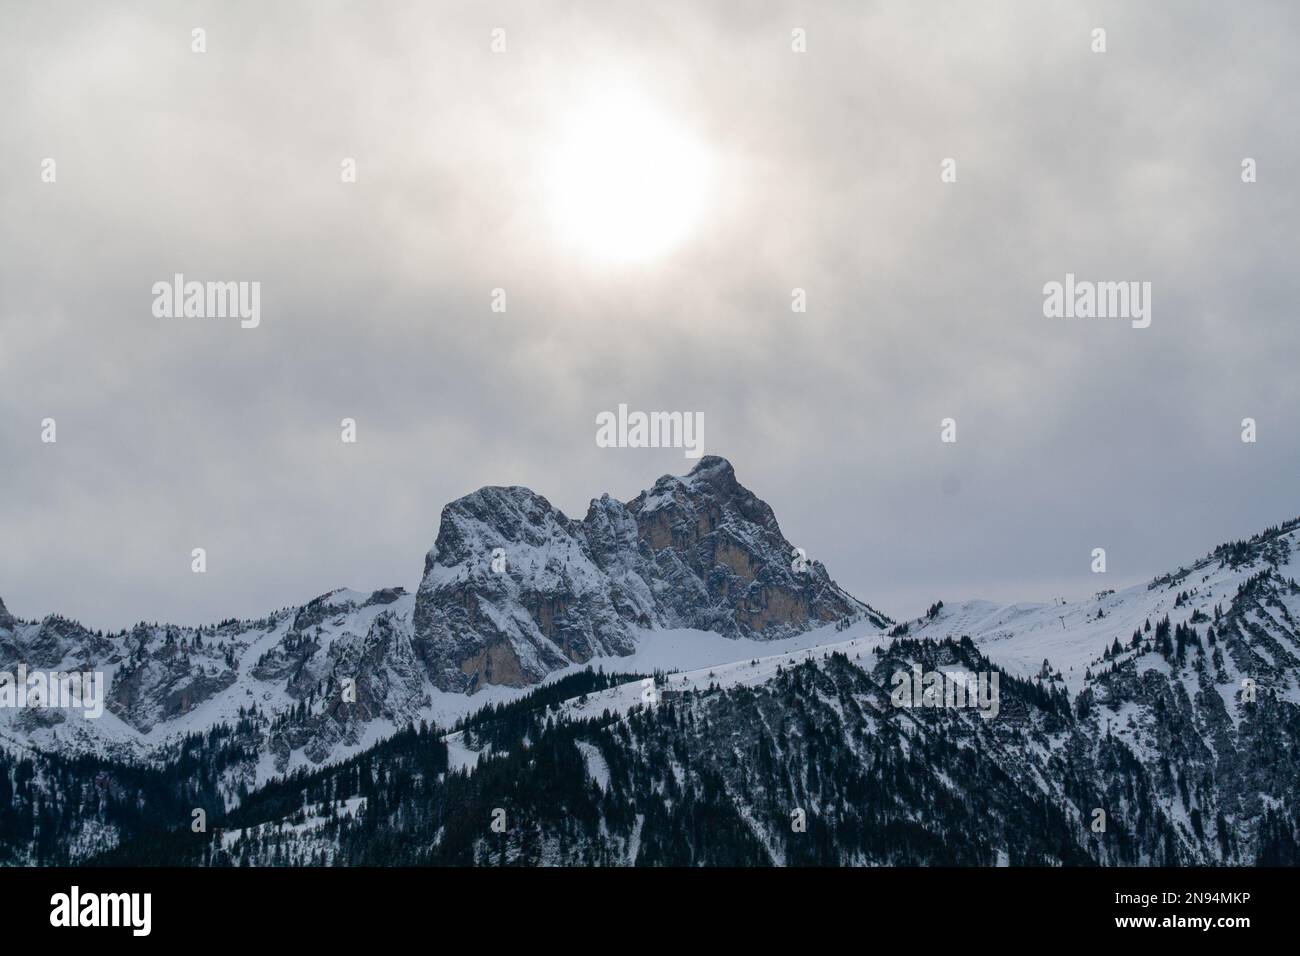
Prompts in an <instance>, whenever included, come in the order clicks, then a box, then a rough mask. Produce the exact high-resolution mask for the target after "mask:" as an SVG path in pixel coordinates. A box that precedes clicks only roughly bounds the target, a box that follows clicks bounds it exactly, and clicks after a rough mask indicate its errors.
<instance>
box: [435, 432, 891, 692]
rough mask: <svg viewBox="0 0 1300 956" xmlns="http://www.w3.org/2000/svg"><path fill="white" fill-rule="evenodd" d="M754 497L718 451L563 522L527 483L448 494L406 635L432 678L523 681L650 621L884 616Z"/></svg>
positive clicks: (805, 625) (748, 625) (722, 628)
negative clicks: (808, 556) (807, 553)
mask: <svg viewBox="0 0 1300 956" xmlns="http://www.w3.org/2000/svg"><path fill="white" fill-rule="evenodd" d="M798 558H799V555H798V554H797V552H796V551H795V548H794V546H793V545H791V544H790V542H789V541H787V540H786V539H785V538H784V537H783V536H782V534H781V529H780V527H779V526H778V525H777V522H776V516H775V515H774V514H773V513H772V509H771V508H769V507H768V506H767V504H766V503H764V502H763V501H761V500H760V499H759V498H758V497H756V496H755V495H754V494H753V493H752V492H751V491H749V490H748V489H747V488H745V487H744V486H743V485H741V484H740V482H738V481H737V480H736V475H735V472H734V471H733V469H732V467H731V465H730V464H729V463H728V462H727V461H725V460H724V459H722V458H717V457H706V458H702V459H701V460H700V462H699V464H698V465H697V466H696V467H695V469H694V470H693V471H692V472H691V473H690V474H689V475H688V476H686V477H685V478H676V477H673V476H664V477H663V478H660V479H659V481H657V482H656V483H655V485H654V487H653V488H652V489H650V490H649V491H646V492H643V493H642V494H640V495H638V496H637V497H636V498H635V499H633V500H632V501H630V502H628V503H627V504H623V503H622V502H619V501H615V500H614V499H612V498H610V497H609V496H608V495H605V496H602V497H601V498H599V499H597V500H594V501H592V503H591V506H590V508H589V509H588V511H587V516H586V517H585V518H584V519H583V520H582V521H574V520H572V519H570V518H567V517H565V516H564V514H562V513H561V512H560V511H558V510H556V509H555V508H554V507H552V505H551V504H550V502H548V501H547V500H546V499H545V498H542V497H541V496H539V495H536V494H534V493H533V492H531V491H529V490H528V489H526V488H484V489H482V490H480V491H476V492H474V494H472V495H468V496H466V497H464V498H461V499H460V500H459V501H455V502H453V503H452V504H450V505H448V506H447V507H446V508H445V509H444V510H443V514H442V526H441V528H440V529H439V531H438V539H437V541H436V543H435V544H434V547H433V550H431V551H430V552H429V554H428V557H427V558H426V560H425V572H424V580H423V581H422V582H421V584H420V589H419V592H418V593H417V595H416V602H415V618H414V627H415V645H416V648H417V652H418V653H419V654H420V655H421V657H422V659H423V660H424V661H425V662H426V663H427V664H428V667H429V672H430V676H431V677H432V679H433V681H434V683H435V684H436V686H438V687H439V688H441V689H443V690H457V691H460V690H463V691H468V692H471V693H472V692H473V691H475V690H477V689H478V688H480V687H482V686H484V685H486V684H505V685H509V686H516V687H517V686H523V685H526V684H531V683H535V682H536V681H538V680H540V679H541V678H542V677H544V676H545V675H546V674H547V673H549V672H550V671H553V670H556V669H558V668H561V667H564V666H567V665H569V664H572V663H583V662H585V661H588V660H590V659H591V658H592V657H594V656H596V655H616V654H627V653H630V652H631V651H632V649H633V648H634V647H635V643H636V635H637V632H638V631H640V630H643V629H645V628H649V627H680V628H695V629H698V630H704V631H715V632H717V633H719V634H723V635H725V636H727V637H749V638H757V639H775V638H782V637H790V636H792V635H795V634H799V633H802V632H803V631H806V630H808V629H809V628H812V627H817V626H820V625H822V624H826V623H829V622H832V621H838V620H842V619H845V618H850V617H854V616H870V617H871V618H872V620H873V621H874V622H875V623H877V624H883V623H885V621H886V618H884V617H883V616H882V615H879V614H877V613H876V612H874V611H872V610H871V609H870V608H869V607H867V606H866V605H864V604H862V603H861V602H860V601H858V600H856V599H855V598H853V597H851V596H850V595H849V594H847V593H846V592H845V591H843V590H842V589H840V588H839V587H838V586H837V585H836V584H835V582H833V581H832V580H831V579H830V577H829V576H828V575H827V573H826V569H825V568H824V567H823V566H822V565H821V564H820V563H818V562H814V561H806V562H805V561H803V560H798Z"/></svg>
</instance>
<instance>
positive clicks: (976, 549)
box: [0, 0, 1300, 628]
mask: <svg viewBox="0 0 1300 956" xmlns="http://www.w3.org/2000/svg"><path fill="white" fill-rule="evenodd" d="M582 6H583V7H585V8H586V10H585V12H578V5H576V4H558V3H546V2H538V0H528V2H519V3H510V2H494V3H492V4H464V3H459V2H457V3H446V4H435V3H423V2H422V3H416V2H380V3H364V4H363V3H356V4H330V3H318V2H312V3H306V2H303V3H274V4H272V3H262V2H257V3H247V4H243V3H220V4H217V3H213V4H203V3H167V4H162V3H153V4H125V3H120V4H106V3H84V4H72V3H57V2H48V3H17V2H13V0H0V11H2V14H3V16H2V22H0V89H3V91H4V92H3V94H2V102H0V111H2V117H3V122H0V248H2V249H3V255H0V528H2V529H3V533H2V534H0V597H3V599H4V601H5V603H6V604H7V605H8V607H9V609H10V610H11V611H12V612H13V613H14V614H17V615H20V616H23V617H29V618H31V617H40V616H43V615H45V614H48V613H51V612H59V613H63V614H66V615H68V616H72V617H76V618H78V619H80V620H81V621H83V622H84V623H86V624H87V625H89V626H91V627H105V628H110V627H111V628H117V627H121V626H126V625H129V624H131V623H132V622H134V621H137V620H140V619H147V620H170V621H175V622H178V623H188V624H197V623H205V622H211V621H215V620H218V619H220V618H224V617H227V616H239V617H244V616H260V615H261V614H263V613H266V612H267V611H270V610H272V609H275V608H278V607H281V606H284V605H288V604H296V603H300V602H302V601H304V600H307V599H309V598H311V597H313V596H314V595H317V594H320V593H322V592H324V591H327V590H329V589H331V588H334V587H340V586H349V587H354V588H357V589H372V588H376V587H382V586H392V585H404V586H406V587H408V588H413V587H414V586H415V585H416V584H417V583H418V581H419V577H420V573H421V570H422V562H423V556H424V553H425V551H426V550H427V549H428V548H429V547H430V546H431V544H432V542H433V540H434V537H435V535H436V533H437V528H438V519H439V513H440V510H441V508H442V506H443V505H444V504H445V503H446V502H448V501H450V500H452V499H454V498H456V497H459V496H460V495H463V494H465V493H467V492H469V491H472V490H474V489H475V488H477V487H479V486H482V485H485V484H522V485H527V486H529V487H531V488H533V489H535V490H536V491H538V492H540V493H541V494H544V495H546V496H547V497H548V498H549V499H550V500H551V501H552V503H554V504H555V505H557V506H558V507H560V508H562V509H563V510H564V511H565V512H566V513H567V514H569V515H571V516H573V517H581V516H582V515H583V514H585V512H586V507H587V503H588V501H589V499H590V498H591V497H593V496H597V495H599V494H600V493H602V492H606V491H608V492H609V493H611V494H613V495H615V496H617V497H620V498H623V499H624V500H626V499H630V498H631V497H633V496H634V495H635V494H636V493H637V492H638V491H640V490H641V489H642V488H645V487H648V486H649V485H650V484H651V483H652V482H653V481H654V479H655V478H656V477H657V476H659V475H661V474H664V473H676V474H682V473H685V472H686V471H688V470H689V468H690V466H691V464H692V462H691V461H689V460H687V459H686V458H685V457H684V455H683V453H682V451H681V450H648V449H605V448H598V447H596V443H595V440H594V435H595V416H596V415H597V413H599V412H601V411H603V410H613V409H615V408H617V406H618V404H619V403H626V404H628V405H629V406H630V407H631V408H632V409H643V410H659V409H663V410H682V411H700V412H703V413H704V416H705V421H706V430H705V450H706V451H707V452H708V453H710V454H719V455H723V456H725V457H727V458H729V459H730V460H731V461H732V463H733V464H734V465H735V467H736V471H737V474H738V476H739V478H740V480H741V481H742V482H743V483H744V484H746V485H748V486H749V487H750V488H751V489H752V490H754V491H755V492H756V493H757V494H758V495H759V496H760V497H762V498H764V499H765V500H767V501H768V502H769V503H770V504H771V505H772V506H773V508H774V509H775V511H776V513H777V516H778V518H779V520H780V521H781V526H782V529H783V531H784V532H785V534H786V536H787V537H788V538H790V539H791V541H792V542H794V543H795V544H796V545H799V546H801V547H803V548H805V549H806V550H807V552H808V553H809V555H810V556H812V557H814V558H818V559H821V560H822V561H824V562H825V564H826V566H827V567H828V569H829V571H830V573H831V575H832V576H833V577H834V578H835V579H836V580H837V581H838V582H839V583H840V584H841V585H843V586H844V587H846V588H847V589H848V590H850V591H851V592H853V593H854V594H856V595H857V596H859V597H861V598H862V599H864V600H866V601H868V602H870V603H872V604H873V605H875V606H877V607H878V608H880V609H881V610H883V611H885V612H886V613H889V614H891V615H894V616H895V617H902V616H910V615H913V614H916V613H919V612H921V611H923V610H924V608H925V606H926V605H927V604H928V603H929V602H931V601H933V600H936V599H943V600H944V601H946V602H952V601H955V600H960V599H964V598H972V597H984V598H990V599H1003V600H1050V599H1051V598H1052V597H1054V596H1068V597H1071V598H1074V597H1080V596H1085V595H1088V594H1091V593H1092V592H1093V591H1096V590H1099V589H1101V588H1103V587H1121V586H1124V585H1127V584H1131V583H1136V582H1139V581H1143V580H1147V579H1149V578H1150V577H1152V576H1154V575H1156V574H1158V573H1162V572H1164V571H1167V570H1171V569H1172V568H1174V567H1176V566H1177V565H1179V564H1182V563H1186V562H1189V561H1191V560H1193V559H1195V558H1197V557H1199V556H1201V555H1202V554H1204V553H1205V552H1206V551H1207V550H1209V549H1210V548H1211V547H1212V546H1214V545H1215V544H1217V543H1220V542H1221V541H1224V540H1227V539H1234V538H1238V537H1245V536H1248V535H1250V534H1251V533H1253V532H1255V531H1258V530H1260V529H1262V528H1263V527H1265V526H1267V525H1271V524H1276V523H1278V522H1280V521H1282V520H1285V519H1287V518H1290V517H1294V516H1296V515H1297V514H1300V485H1298V484H1297V480H1296V479H1297V472H1298V469H1297V465H1300V423H1298V422H1297V408H1298V407H1300V384H1298V382H1300V380H1298V378H1297V374H1296V362H1297V357H1298V356H1300V325H1298V323H1297V318H1298V317H1297V310H1296V301H1297V291H1298V288H1297V287H1298V286H1300V269H1297V268H1296V263H1295V256H1296V248H1297V242H1296V235H1297V227H1298V225H1300V220H1298V218H1297V217H1298V214H1300V208H1298V204H1297V195H1298V194H1297V178H1298V177H1300V135H1298V133H1300V128H1298V127H1300V115H1298V114H1297V111H1296V109H1295V91H1296V89H1297V79H1298V77H1297V63H1300V58H1297V56H1296V55H1295V51H1294V43H1295V39H1296V37H1297V36H1298V35H1300V8H1298V7H1296V6H1295V5H1294V4H1289V3H1281V2H1279V3H1276V4H1273V3H1236V2H1234V3H1226V2H1225V3H1204V4H1195V5H1193V4H1188V3H1173V2H1164V3H1142V4H1129V3H1115V4H1103V3H1097V4H1080V3H1044V2H1040V0H1034V2H1028V0H1026V2H1022V3H1012V4H992V3H980V4H971V3H964V2H954V3H943V4H940V3H932V2H897V3H884V4H866V3H857V2H853V3H849V2H845V3H790V4H784V3H776V2H771V3H750V4H744V5H743V6H742V5H741V4H735V3H714V4H707V3H699V2H680V3H679V2H659V3H654V4H647V3H644V2H640V0H638V2H628V3H623V2H602V3H599V4H597V3H588V4H584V5H582ZM195 27H202V28H203V29H204V30H206V43H207V50H206V52H205V53H202V54H197V53H194V52H192V50H191V43H192V34H191V30H192V29H193V28H195ZM1095 27H1103V28H1105V30H1106V44H1107V50H1106V52H1105V53H1094V52H1092V49H1091V46H1092V42H1093V41H1092V36H1091V31H1092V30H1093V29H1094V28H1095ZM494 28H501V29H503V30H504V31H505V34H504V36H505V40H506V50H505V52H503V53H494V52H493V51H492V49H491V44H492V31H493V29H494ZM794 28H802V29H804V30H805V31H806V37H807V41H806V42H807V52H806V53H796V52H794V51H793V50H792V49H791V42H792V41H791V31H792V30H793V29H794ZM611 95H612V96H613V97H614V98H615V102H618V98H619V97H626V98H627V101H628V102H629V103H635V104H638V106H637V108H638V109H640V108H644V107H645V105H646V104H650V108H651V109H652V111H653V112H654V114H655V115H657V116H659V117H662V118H666V121H667V123H668V124H669V126H670V127H671V129H672V131H673V134H674V135H678V136H680V137H682V138H683V139H685V140H689V141H690V142H692V143H694V144H696V146H697V147H698V148H699V150H700V151H702V153H703V154H705V155H706V156H707V166H708V170H709V174H708V189H707V190H706V192H705V195H704V197H703V199H702V201H701V206H700V208H699V209H698V210H697V212H698V215H697V216H696V217H695V218H694V219H693V221H692V223H691V225H690V228H689V229H687V230H686V231H685V233H684V234H683V235H682V236H681V237H680V241H678V242H677V243H676V244H675V245H673V246H672V247H671V248H669V249H667V250H666V251H664V252H662V253H661V254H659V255H655V256H651V257H649V258H643V259H639V260H635V261H630V262H613V263H611V262H609V261H603V260H600V259H599V258H598V257H593V256H591V255H586V254H582V253H580V252H577V251H575V249H574V248H573V245H572V243H571V242H565V241H561V240H560V237H559V235H558V234H557V226H556V217H555V210H554V208H553V205H554V203H553V200H554V188H553V183H551V182H550V181H549V180H550V178H551V177H553V176H554V170H553V169H551V168H550V166H549V165H548V158H550V157H552V156H553V154H554V151H555V149H556V144H557V142H558V141H559V140H560V139H561V138H562V137H563V136H564V135H566V134H565V132H564V131H565V130H566V129H570V128H572V126H573V124H574V123H575V122H578V123H581V122H582V120H583V117H584V116H588V115H591V114H590V110H591V107H590V104H591V103H592V102H593V100H595V99H596V98H599V97H605V98H606V100H608V97H609V96H611ZM631 115H636V114H634V113H633V114H631ZM344 157H354V158H355V159H356V162H357V181H356V182H355V183H343V182H341V176H340V164H341V161H342V160H343V158H344ZM946 157H952V158H954V159H955V160H956V163H957V167H956V168H957V181H956V182H955V183H944V182H941V180H940V164H941V162H942V161H943V160H944V159H945V158H946ZM1244 157H1252V158H1254V159H1255V160H1256V161H1257V164H1258V182H1256V183H1253V184H1245V183H1243V182H1242V180H1241V163H1242V159H1243V158H1244ZM46 158H53V159H54V160H55V161H56V164H57V165H56V170H57V179H56V181H55V182H54V183H47V182H42V178H41V173H42V161H43V160H44V159H46ZM177 272H180V273H184V274H185V275H186V276H187V277H188V278H192V279H198V280H201V281H202V280H248V281H251V280H256V281H259V282H260V283H261V324H260V326H259V327H258V328H256V329H241V328H240V327H239V323H238V321H237V320H228V319H168V318H155V317H154V315H153V314H152V312H151V306H152V304H153V295H152V292H151V287H152V285H153V283H155V282H157V281H159V280H170V278H171V276H172V275H173V274H174V273H177ZM1067 272H1073V273H1075V274H1076V275H1078V276H1079V277H1080V278H1087V279H1095V280H1114V281H1127V280H1137V281H1149V282H1150V283H1151V284H1152V322H1151V325H1150V327H1149V328H1146V329H1134V328H1132V327H1131V324H1130V323H1129V322H1128V321H1125V320H1115V319H1049V318H1045V317H1044V315H1043V291H1042V290H1043V285H1044V283H1046V282H1050V281H1053V280H1056V281H1061V280H1063V279H1064V276H1065V273H1067ZM795 287H799V288H803V289H805V290H806V293H807V304H808V311H807V312H806V313H803V314H799V313H794V312H792V311H791V289H793V288H795ZM494 288H504V289H506V290H507V296H508V299H507V301H508V309H507V311H506V312H505V313H504V314H503V313H494V312H493V311H492V310H491V308H490V304H491V295H492V290H493V289H494ZM1247 416H1249V417H1253V418H1255V419H1256V420H1257V422H1258V441H1257V443H1255V444H1245V443H1243V442H1242V441H1241V420H1242V419H1243V418H1244V417H1247ZM344 417H352V418H355V419H356V420H357V423H358V441H357V443H356V444H355V445H346V444H344V443H342V442H341V440H340V427H339V423H340V420H341V419H342V418H344ZM945 417H952V418H954V419H955V420H956V422H957V439H958V440H957V442H956V443H955V444H944V443H942V442H941V441H940V427H939V425H940V420H941V419H943V418H945ZM45 418H54V419H55V420H56V422H57V439H58V440H57V442H56V443H53V444H47V443H42V442H41V422H42V420H43V419H45ZM194 547H204V548H206V550H207V554H208V572H207V573H206V574H203V575H197V574H192V573H191V571H190V560H191V559H190V552H191V549H192V548H194ZM1094 547H1104V548H1106V550H1107V555H1108V572H1107V574H1106V575H1105V576H1100V575H1095V574H1093V573H1091V571H1090V562H1091V555H1090V552H1091V550H1092V549H1093V548H1094Z"/></svg>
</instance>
